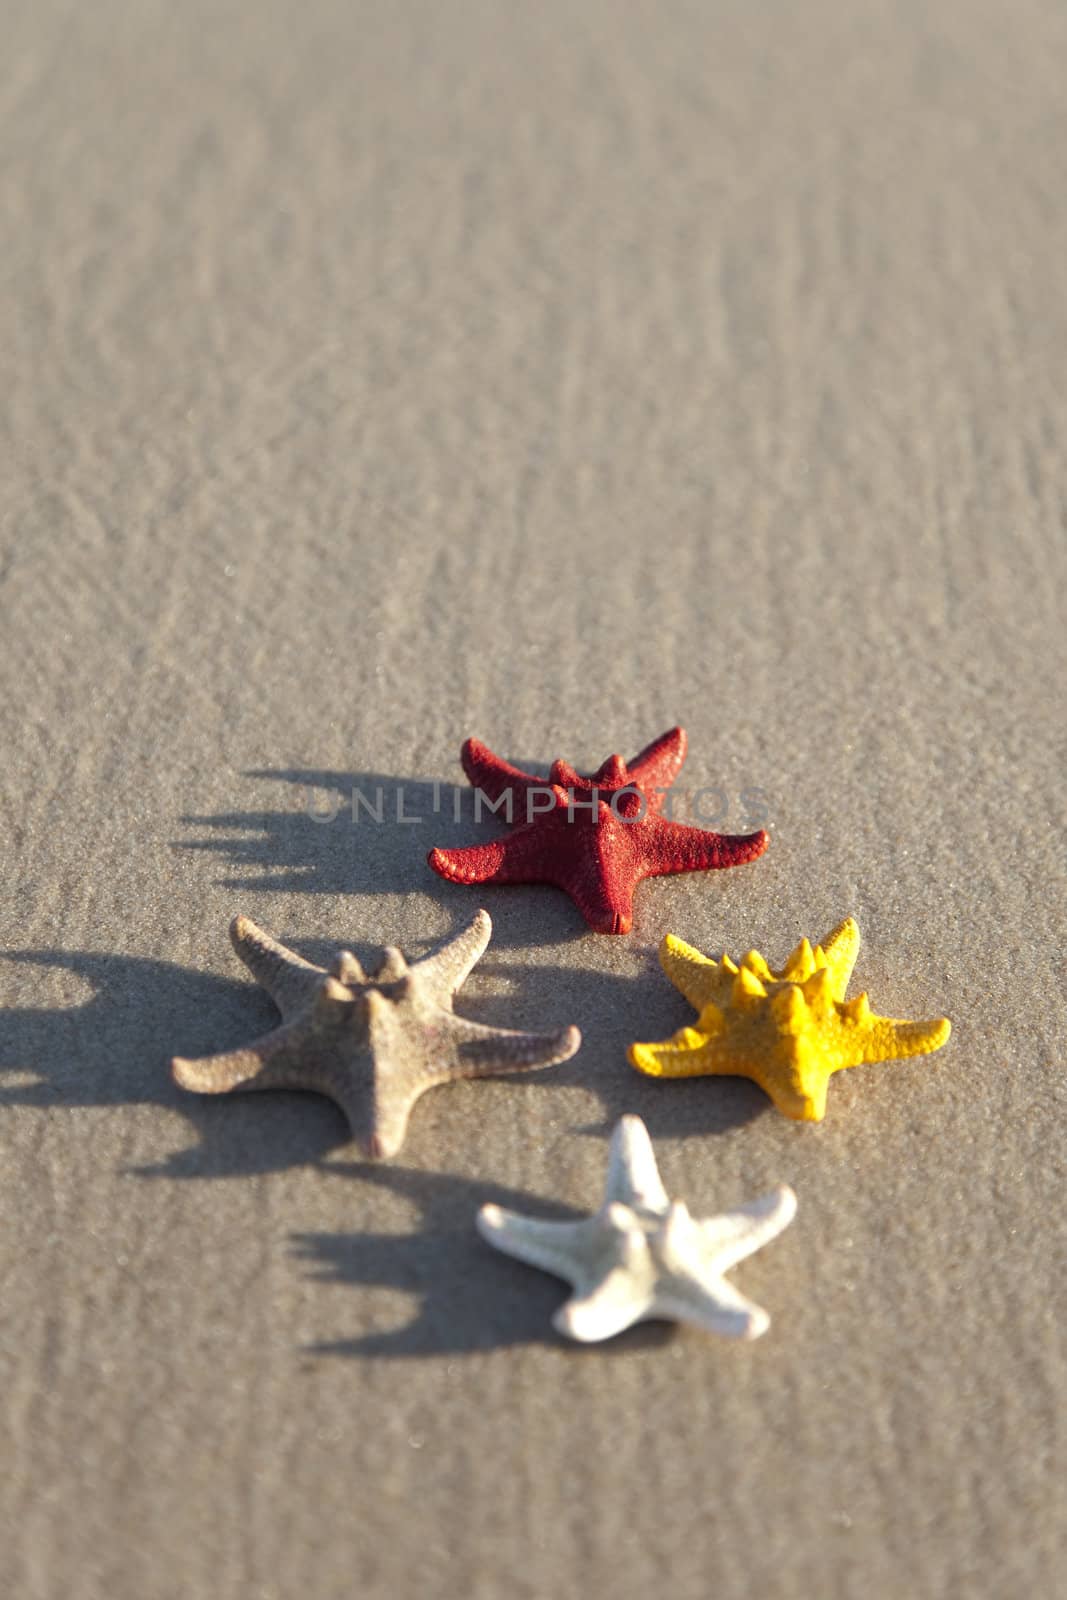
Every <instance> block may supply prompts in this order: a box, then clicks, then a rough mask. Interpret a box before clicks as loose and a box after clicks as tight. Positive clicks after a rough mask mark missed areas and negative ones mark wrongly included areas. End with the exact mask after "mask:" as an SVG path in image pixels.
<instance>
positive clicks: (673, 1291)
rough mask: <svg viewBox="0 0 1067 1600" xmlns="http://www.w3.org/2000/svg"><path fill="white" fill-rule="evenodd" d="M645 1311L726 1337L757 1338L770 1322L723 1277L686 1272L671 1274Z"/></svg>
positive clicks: (753, 1302) (762, 1311) (764, 1313)
mask: <svg viewBox="0 0 1067 1600" xmlns="http://www.w3.org/2000/svg"><path fill="white" fill-rule="evenodd" d="M649 1314H650V1315H651V1316H659V1317H668V1318H670V1319H671V1320H672V1321H675V1322H690V1323H692V1324H694V1326H696V1327H698V1328H706V1329H707V1331H708V1332H709V1333H721V1334H724V1335H725V1336H726V1337H727V1338H729V1339H758V1338H759V1336H760V1334H761V1333H766V1331H767V1329H768V1328H769V1327H770V1322H771V1319H770V1317H769V1316H768V1315H767V1313H766V1311H764V1309H763V1307H762V1306H758V1305H756V1303H755V1301H753V1300H749V1299H748V1298H747V1297H746V1296H745V1295H743V1294H742V1293H741V1292H740V1290H739V1289H735V1288H734V1286H733V1284H732V1283H727V1282H726V1280H725V1278H713V1279H710V1280H709V1279H708V1278H707V1277H706V1276H705V1275H704V1274H689V1273H686V1274H685V1275H684V1276H682V1277H677V1276H674V1277H672V1279H671V1281H670V1282H669V1283H667V1284H664V1285H663V1286H662V1287H661V1288H660V1289H659V1290H658V1292H657V1294H656V1296H655V1298H654V1301H653V1305H652V1309H651V1312H650V1313H649Z"/></svg>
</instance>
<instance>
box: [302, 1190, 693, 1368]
mask: <svg viewBox="0 0 1067 1600" xmlns="http://www.w3.org/2000/svg"><path fill="white" fill-rule="evenodd" d="M329 1171H330V1173H331V1174H337V1173H342V1174H344V1175H346V1176H349V1177H352V1178H355V1179H359V1180H360V1181H361V1182H362V1181H368V1182H371V1183H373V1184H375V1185H376V1186H378V1187H379V1188H383V1189H386V1190H388V1191H389V1192H390V1193H392V1194H395V1195H398V1196H400V1197H401V1198H403V1199H406V1200H408V1201H411V1202H412V1203H413V1204H415V1205H416V1206H417V1207H418V1209H419V1212H420V1214H421V1218H422V1226H421V1227H420V1228H419V1230H418V1231H417V1232H415V1233H409V1234H396V1233H386V1234H377V1233H306V1234H294V1235H293V1241H292V1242H293V1252H294V1255H295V1256H296V1258H297V1259H298V1260H301V1261H304V1262H308V1263H310V1264H311V1265H312V1267H313V1268H315V1269H316V1270H315V1271H314V1273H313V1276H314V1278H315V1280H316V1281H317V1282H322V1283H330V1284H346V1285H350V1286H352V1287H358V1288H372V1287H373V1288H387V1289H399V1290H402V1291H405V1292H407V1293H409V1294H411V1295H413V1296H416V1297H417V1298H418V1300H419V1310H418V1313H417V1315H416V1316H415V1318H414V1319H413V1320H412V1321H411V1322H409V1323H407V1324H405V1325H404V1326H402V1327H398V1328H390V1329H387V1330H385V1331H381V1332H373V1333H367V1334H364V1335H362V1336H360V1337H357V1338H352V1339H340V1340H334V1341H331V1342H324V1343H322V1344H314V1345H310V1346H306V1347H305V1354H306V1355H309V1356H320V1357H321V1356H348V1357H357V1358H358V1357H370V1356H380V1357H393V1358H397V1357H399V1358H404V1357H412V1356H415V1357H418V1356H428V1355H437V1356H456V1355H469V1354H472V1353H475V1352H478V1351H485V1350H494V1349H504V1348H509V1347H512V1346H515V1345H522V1344H545V1345H552V1346H558V1347H566V1348H567V1349H568V1350H569V1351H574V1352H575V1353H576V1354H579V1355H580V1354H582V1353H588V1352H589V1351H591V1350H597V1351H599V1352H600V1354H601V1356H603V1355H604V1353H605V1352H606V1353H609V1354H614V1355H625V1354H633V1352H634V1351H636V1350H643V1349H648V1348H650V1347H651V1348H655V1347H658V1346H660V1345H662V1344H665V1343H667V1342H668V1341H669V1340H670V1339H671V1338H673V1337H675V1335H676V1330H675V1329H674V1328H673V1327H671V1326H668V1325H666V1324H663V1323H645V1324H642V1325H640V1326H638V1327H635V1328H632V1329H630V1330H629V1331H628V1332H626V1333H624V1334H622V1335H620V1336H619V1337H618V1338H617V1339H613V1340H610V1341H608V1342H607V1343H605V1344H603V1345H596V1346H589V1345H579V1344H573V1343H572V1342H571V1341H569V1340H565V1339H563V1338H562V1337H561V1336H560V1335H558V1334H557V1333H556V1332H555V1330H554V1329H553V1327H552V1315H553V1313H554V1312H555V1310H556V1309H557V1308H558V1307H559V1306H560V1305H562V1303H563V1301H564V1300H565V1299H566V1298H567V1295H568V1294H569V1293H570V1290H569V1288H568V1286H567V1285H566V1284H565V1283H564V1282H563V1281H562V1280H561V1279H558V1278H553V1277H552V1276H551V1275H550V1274H547V1273H542V1272H538V1271H536V1270H534V1269H532V1268H530V1267H527V1266H524V1265H523V1264H522V1263H520V1262H517V1261H513V1260H510V1259H509V1258H508V1257H506V1256H503V1255H501V1254H500V1253H499V1252H498V1251H495V1250H493V1249H492V1248H491V1247H490V1246H489V1245H487V1244H486V1243H485V1242H484V1240H482V1239H481V1238H480V1236H479V1235H478V1233H477V1231H476V1228H475V1224H474V1219H475V1215H476V1213H477V1211H478V1208H479V1206H482V1205H484V1204H486V1203H487V1202H492V1203H495V1204H497V1205H502V1206H507V1207H510V1208H514V1209H516V1210H519V1211H528V1212H530V1214H531V1215H534V1216H539V1217H544V1218H545V1219H546V1220H549V1221H562V1220H567V1219H573V1218H575V1217H577V1216H579V1215H581V1213H579V1212H577V1211H575V1210H573V1209H572V1208H570V1207H565V1206H560V1205H558V1204H556V1203H554V1202H552V1201H550V1200H545V1199H543V1198H542V1197H540V1196H537V1195H531V1194H527V1193H523V1192H521V1191H519V1190H515V1189H508V1188H506V1187H503V1186H501V1185H500V1184H496V1183H492V1182H490V1183H483V1182H481V1181H480V1180H478V1181H475V1180H473V1179H470V1178H461V1177H457V1176H454V1175H452V1174H449V1173H442V1172H423V1171H416V1170H414V1169H413V1168H405V1167H396V1166H393V1167H374V1168H368V1167H365V1166H343V1165H340V1164H338V1163H334V1162H331V1163H330V1166H329Z"/></svg>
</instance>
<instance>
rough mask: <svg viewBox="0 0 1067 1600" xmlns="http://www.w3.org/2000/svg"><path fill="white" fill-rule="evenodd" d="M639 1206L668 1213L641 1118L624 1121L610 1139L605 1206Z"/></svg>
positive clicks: (653, 1155) (662, 1188) (650, 1146)
mask: <svg viewBox="0 0 1067 1600" xmlns="http://www.w3.org/2000/svg"><path fill="white" fill-rule="evenodd" d="M614 1204H618V1205H624V1206H640V1207H641V1208H642V1209H644V1210H646V1211H666V1209H667V1205H668V1200H667V1191H666V1189H664V1187H663V1180H662V1179H661V1178H660V1175H659V1168H658V1167H657V1165H656V1155H655V1152H654V1150H653V1149H652V1140H651V1139H650V1138H649V1136H648V1129H647V1128H646V1127H645V1125H644V1123H643V1122H642V1121H641V1118H640V1117H634V1116H628V1117H621V1118H620V1119H619V1121H618V1122H617V1123H616V1125H615V1132H614V1133H613V1134H612V1136H611V1152H610V1155H609V1156H608V1176H607V1182H606V1183H605V1186H604V1205H605V1207H606V1206H609V1205H614Z"/></svg>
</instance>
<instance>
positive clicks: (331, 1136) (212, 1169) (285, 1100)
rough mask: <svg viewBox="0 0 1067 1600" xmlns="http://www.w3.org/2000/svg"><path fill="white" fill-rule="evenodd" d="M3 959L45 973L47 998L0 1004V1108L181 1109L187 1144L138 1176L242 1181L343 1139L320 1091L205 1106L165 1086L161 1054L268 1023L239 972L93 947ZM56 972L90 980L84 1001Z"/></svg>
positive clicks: (315, 1156)
mask: <svg viewBox="0 0 1067 1600" xmlns="http://www.w3.org/2000/svg"><path fill="white" fill-rule="evenodd" d="M3 959H4V960H5V961H6V962H20V963H27V964H31V965H33V966H36V967H37V968H42V969H47V971H48V973H49V974H50V976H47V977H43V978H42V979H41V980H40V982H41V984H43V985H44V986H45V987H46V988H47V989H48V990H49V991H50V992H51V993H53V994H55V995H56V998H57V1004H56V1005H55V1006H52V1007H45V1006H36V1007H13V1008H11V1009H8V1010H5V1012H4V1026H3V1031H2V1035H0V1107H2V1106H4V1105H21V1106H34V1107H38V1108H41V1109H51V1108H53V1107H57V1106H65V1107H68V1108H73V1107H79V1106H121V1105H157V1106H162V1107H165V1108H166V1109H167V1110H168V1111H173V1112H179V1113H180V1114H181V1115H182V1116H183V1117H184V1119H185V1120H186V1122H188V1123H190V1124H191V1125H192V1127H193V1129H194V1130H195V1132H196V1134H197V1143H196V1144H195V1145H194V1146H193V1147H192V1148H191V1149H188V1150H184V1151H182V1152H180V1153H178V1154H175V1155H172V1156H170V1157H169V1158H166V1159H165V1160H164V1162H163V1163H162V1164H161V1165H160V1166H158V1167H151V1168H135V1169H133V1170H134V1171H136V1172H137V1173H138V1175H139V1176H157V1175H162V1174H166V1176H168V1177H176V1176H181V1177H197V1178H222V1177H243V1176H247V1175H249V1174H252V1173H258V1172H272V1171H280V1170H282V1169H284V1168H287V1167H292V1166H299V1165H301V1164H303V1163H305V1162H312V1161H319V1160H321V1159H322V1157H323V1156H324V1155H327V1154H328V1153H329V1152H330V1151H331V1150H334V1149H336V1148H338V1147H341V1146H343V1145H346V1144H347V1143H348V1130H347V1128H346V1126H345V1122H344V1118H343V1117H342V1116H341V1113H340V1112H339V1111H338V1110H337V1108H336V1107H335V1106H333V1105H331V1104H330V1102H329V1101H327V1100H324V1099H321V1098H320V1097H319V1096H318V1095H293V1094H284V1093H279V1094H270V1095H247V1096H245V1095H240V1096H235V1097H233V1098H232V1099H231V1100H230V1101H229V1102H228V1103H227V1104H215V1105H212V1104H209V1103H208V1102H206V1101H204V1100H201V1099H199V1098H198V1097H197V1096H196V1095H190V1094H187V1093H185V1091H183V1090H182V1089H180V1088H179V1087H178V1085H177V1084H176V1083H174V1082H173V1080H172V1078H171V1076H170V1071H169V1062H170V1057H171V1055H177V1054H186V1055H191V1056H196V1055H205V1054H208V1053H209V1052H211V1051H214V1050H220V1049H225V1048H227V1047H228V1046H230V1045H235V1044H239V1043H241V1042H243V1041H244V1040H246V1039H248V1038H250V1037H252V1035H253V1034H254V1033H256V1032H265V1031H266V1030H267V1029H268V1028H270V1027H272V1026H273V1025H274V1024H275V1022H276V1020H277V1013H276V1012H275V1010H274V1008H273V1005H272V1004H271V1002H270V1000H269V999H268V997H267V996H266V994H264V993H263V991H262V990H260V989H258V988H257V987H256V986H254V985H253V984H250V983H249V982H247V981H246V980H242V979H241V978H239V977H234V978H233V979H229V978H220V977H217V976H215V975H214V974H211V973H205V972H197V971H195V970H193V969H191V968H187V967H180V966H176V965H174V964H172V963H170V962H166V961H155V960H149V959H145V958H141V957H135V956H124V955H108V954H102V953H97V952H93V951H63V950H13V951H7V952H5V953H4V956H3ZM59 971H63V972H66V973H67V974H70V975H72V976H73V977H74V978H75V979H76V980H79V981H80V985H81V986H88V987H89V988H90V989H91V991H92V993H91V995H90V997H89V998H88V999H87V1000H85V1001H84V1002H83V1003H82V1004H80V1005H79V1004H77V1003H76V1002H75V1003H73V1004H63V1003H62V998H63V997H64V996H63V990H64V989H65V988H66V986H65V985H60V984H59V983H57V982H56V981H55V974H56V973H58V972H59ZM67 993H69V989H67ZM13 1079H14V1080H16V1081H12V1080H13ZM220 1112H221V1113H222V1115H219V1113H220Z"/></svg>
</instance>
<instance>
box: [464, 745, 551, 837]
mask: <svg viewBox="0 0 1067 1600" xmlns="http://www.w3.org/2000/svg"><path fill="white" fill-rule="evenodd" d="M460 759H461V761H462V762H463V770H464V772H465V773H466V774H467V777H468V778H469V780H470V782H471V784H472V785H473V786H474V788H475V789H480V790H481V791H482V793H483V794H484V795H485V796H486V798H487V799H489V800H491V801H492V802H493V803H494V804H496V802H497V801H499V799H500V797H501V795H504V794H507V793H508V792H509V791H510V792H511V797H512V800H511V805H512V816H514V817H518V816H519V815H520V813H521V811H522V806H521V804H520V802H522V801H524V800H525V798H526V795H527V794H528V792H529V791H530V790H531V789H538V788H544V787H545V780H544V779H543V778H535V777H534V775H533V774H532V773H530V772H523V771H522V769H521V768H520V767H513V766H512V765H511V763H510V762H509V761H503V760H501V758H500V756H498V755H494V753H493V751H492V750H490V748H489V746H488V745H487V744H483V743H482V741H481V740H480V739H468V740H467V741H466V743H465V744H464V746H463V750H462V752H461V755H460ZM508 820H509V821H510V820H511V819H510V818H509V819H508Z"/></svg>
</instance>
